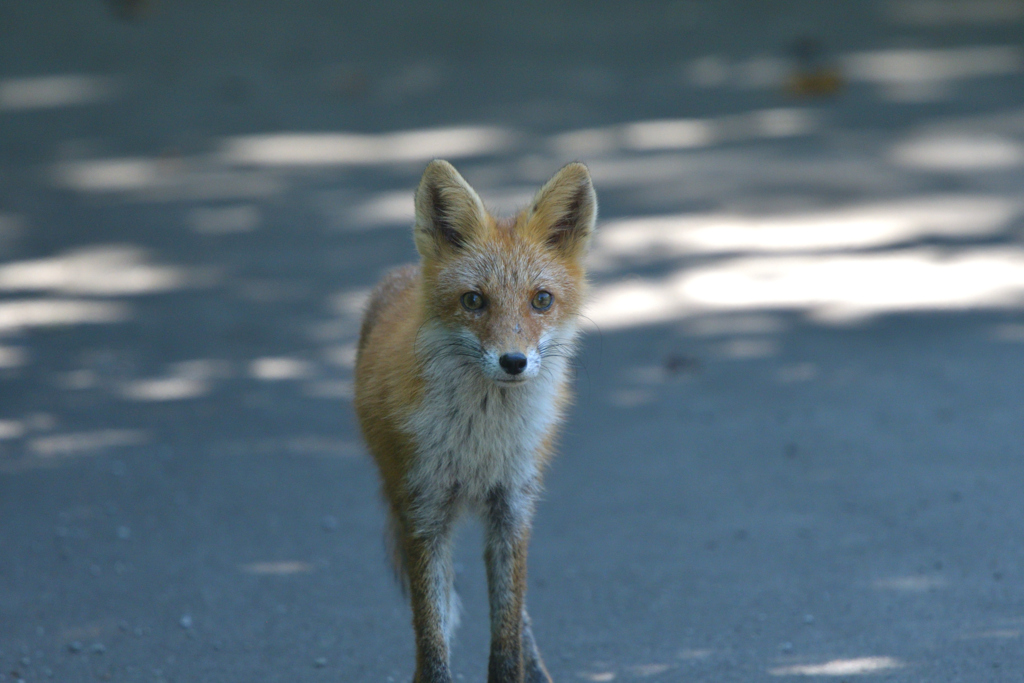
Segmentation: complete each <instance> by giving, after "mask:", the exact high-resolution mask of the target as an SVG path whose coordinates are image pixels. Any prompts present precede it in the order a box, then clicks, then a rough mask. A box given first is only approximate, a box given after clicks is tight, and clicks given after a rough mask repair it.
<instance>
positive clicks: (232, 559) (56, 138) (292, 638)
mask: <svg viewBox="0 0 1024 683" xmlns="http://www.w3.org/2000/svg"><path fill="white" fill-rule="evenodd" d="M129 4H131V3H129ZM763 5H764V6H763ZM767 5H768V3H765V4H762V3H744V2H723V3H716V4H709V3H669V4H665V3H653V2H652V3H641V4H631V5H630V6H628V7H626V6H620V4H617V3H587V4H586V5H585V6H584V5H583V4H573V5H568V6H564V7H559V8H552V7H546V6H545V7H542V6H540V5H539V4H538V5H537V6H534V5H519V6H517V7H516V8H515V9H499V8H483V7H477V6H475V5H471V4H469V3H467V4H465V5H464V6H463V5H460V4H456V3H452V4H450V5H448V6H447V7H446V9H445V10H443V12H442V11H440V10H437V9H436V8H434V9H429V10H428V9H427V8H417V7H414V6H412V3H400V2H392V3H373V4H371V5H363V6H359V7H339V6H337V4H336V3H328V2H310V3H304V4H303V5H302V6H301V7H300V6H297V5H295V4H291V3H269V2H262V1H261V2H246V3H241V2H218V3H176V4H175V3H169V2H164V3H138V6H139V7H140V8H141V13H140V14H139V15H138V16H137V18H135V19H123V18H119V17H118V16H117V15H116V14H115V13H114V12H113V11H112V10H111V7H112V6H111V5H110V4H104V3H101V2H91V3H81V4H78V5H76V6H74V7H63V6H62V7H60V8H56V7H55V6H44V5H42V4H39V3H32V4H25V3H7V4H5V5H3V6H0V27H2V30H3V39H2V40H0V548H2V550H3V554H2V557H0V681H17V680H25V681H38V680H51V679H52V680H58V681H69V682H73V681H92V680H112V681H140V680H142V681H146V680H149V681H161V680H163V681H210V682H213V681H253V680H265V681H274V680H281V681H285V680H287V681H293V680H309V681H320V680H335V681H337V680H343V681H392V680H393V681H404V680H409V679H410V677H411V673H412V656H413V652H412V636H411V627H410V625H409V615H408V610H407V608H406V606H405V604H404V601H403V599H402V598H401V596H400V595H399V593H398V590H397V589H396V588H395V587H394V586H393V585H392V582H391V579H390V575H389V573H388V571H387V568H386V565H385V563H384V552H383V546H382V542H381V529H382V515H381V510H380V504H379V502H378V498H377V492H376V489H377V484H376V481H375V474H374V472H373V469H372V465H371V463H370V462H369V460H368V458H367V457H366V456H365V454H364V452H363V450H362V447H361V445H360V443H359V440H358V434H357V430H356V426H355V423H354V417H353V415H352V412H351V404H350V397H351V371H352V361H353V357H354V347H353V344H354V341H355V334H356V330H357V326H358V315H359V310H360V306H361V304H362V300H363V297H365V294H366V291H367V290H368V288H369V287H371V286H372V284H373V283H374V282H375V280H376V279H377V277H378V276H379V274H380V273H381V272H382V271H383V270H384V269H386V268H388V267H390V266H391V265H394V264H398V263H402V262H405V261H408V260H411V259H412V258H413V257H414V250H413V247H412V243H411V239H410V235H409V219H410V216H411V210H412V202H411V192H412V189H413V188H414V187H415V183H416V181H417V179H418V176H419V173H420V172H421V170H422V168H423V166H424V164H425V163H426V161H427V160H428V159H430V158H432V157H434V156H442V157H446V158H449V159H450V160H452V161H453V162H454V163H455V164H456V165H457V166H458V167H459V168H460V170H461V171H462V172H463V174H464V175H465V176H466V177H467V179H469V180H470V182H471V183H473V184H474V185H475V186H476V187H477V188H478V189H479V190H480V191H481V194H482V195H483V196H484V199H485V200H486V201H488V202H490V203H491V204H493V205H494V206H496V207H498V208H499V209H506V210H508V209H512V208H514V207H516V206H517V205H519V204H521V203H523V202H524V201H526V199H527V198H528V197H529V196H530V192H532V190H533V189H534V188H535V187H536V186H537V184H538V183H540V182H542V181H543V180H544V179H546V178H547V177H548V176H549V175H550V174H551V173H552V172H553V171H554V170H555V169H556V168H558V166H560V165H561V164H562V163H563V162H565V161H567V160H570V159H574V158H579V159H582V160H584V161H586V162H588V163H589V165H590V167H591V169H592V172H593V176H594V180H595V183H596V185H597V189H598V193H599V196H600V198H601V202H602V223H601V227H600V229H601V237H600V239H599V240H598V242H597V244H596V245H595V250H594V253H593V259H592V263H593V269H592V272H593V280H594V303H593V306H592V307H591V311H590V314H589V317H590V321H589V322H588V323H587V334H586V336H585V340H584V344H583V348H582V352H581V356H580V361H581V362H580V369H579V376H578V380H577V393H578V401H577V406H576V408H575V409H574V411H573V413H572V418H571V420H570V422H569V424H568V425H567V429H566V431H565V436H564V439H563V442H562V448H561V456H560V457H559V459H558V460H557V461H556V463H555V465H554V467H553V468H552V470H551V472H550V474H549V476H548V479H547V491H546V494H545V499H544V502H543V503H542V505H541V507H540V510H539V515H538V522H537V526H536V530H535V534H534V539H533V543H532V547H531V549H532V554H531V561H530V592H529V599H530V604H531V614H532V616H533V619H534V622H535V632H536V634H537V637H538V641H539V643H540V646H541V649H542V652H544V653H545V655H546V658H547V660H548V663H549V668H550V669H551V672H552V674H553V675H554V676H555V678H556V680H559V681H575V680H582V681H595V682H600V681H633V680H643V681H648V680H649V681H652V682H653V681H691V680H693V681H697V680H701V681H769V680H780V681H785V680H800V679H807V678H811V679H813V680H837V681H839V680H845V681H853V680H859V679H861V678H864V679H873V678H877V679H882V680H892V681H929V682H946V681H949V682H952V681H1003V680H1005V681H1012V680H1020V679H1021V677H1022V675H1024V650H1022V638H1024V590H1022V587H1021V586H1022V578H1024V576H1022V560H1024V550H1022V549H1024V530H1022V526H1021V510H1022V494H1021V491H1022V488H1024V462H1022V457H1021V456H1022V452H1021V451H1022V449H1021V443H1022V442H1024V420H1022V418H1024V389H1022V380H1024V363H1022V362H1021V361H1022V358H1024V353H1022V352H1024V312H1022V308H1021V302H1022V301H1024V299H1022V294H1024V242H1022V232H1021V230H1022V226H1024V222H1022V218H1021V216H1022V214H1024V185H1022V182H1021V175H1020V171H1021V167H1022V165H1024V76H1022V73H1024V50H1022V48H1021V45H1020V35H1022V32H1021V29H1022V23H1024V8H1022V6H1021V5H1020V4H1019V3H1016V2H1005V3H1000V2H990V3H977V2H975V3H969V2H936V3H877V4H876V3H839V2H828V3H822V2H810V1H809V0H808V1H807V2H795V1H794V2H789V3H785V4H781V3H780V4H778V5H774V4H773V6H772V8H768V7H767ZM129 14H131V12H129ZM800 38H810V39H813V40H814V41H816V42H817V43H819V44H820V50H819V51H818V53H817V54H816V55H814V56H813V58H812V59H811V60H810V63H809V65H808V66H806V67H804V68H803V70H801V68H800V67H798V66H796V65H795V61H794V58H793V47H792V46H793V42H794V40H797V39H800ZM804 44H808V43H807V41H804ZM815 73H817V74H819V75H820V74H822V73H826V74H828V73H841V74H843V79H844V82H843V87H842V89H841V92H839V93H838V94H837V95H835V96H834V97H831V98H815V97H806V98H800V97H793V96H791V95H787V94H786V92H787V87H789V85H787V84H790V85H791V84H792V83H793V82H794V81H793V79H794V77H798V76H799V75H800V74H804V75H807V74H811V75H813V74H815ZM460 538H461V540H460V545H459V564H458V569H457V571H458V575H457V583H458V588H459V591H460V593H461V595H462V598H463V602H464V606H465V614H464V616H463V625H462V628H461V630H460V631H459V634H458V641H457V643H456V645H455V650H454V659H455V670H456V671H457V672H458V676H459V679H460V680H483V678H484V674H485V667H486V648H487V642H488V634H487V632H486V628H485V625H486V598H485V590H484V576H483V568H482V563H481V561H480V554H481V549H480V542H479V530H478V529H477V528H476V527H474V526H472V525H467V526H466V528H465V529H464V531H463V533H462V535H461V537H460Z"/></svg>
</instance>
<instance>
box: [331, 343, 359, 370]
mask: <svg viewBox="0 0 1024 683" xmlns="http://www.w3.org/2000/svg"><path fill="white" fill-rule="evenodd" d="M357 351H358V347H357V346H356V345H355V344H341V345H338V346H331V347H328V348H326V349H324V351H323V354H324V359H325V360H326V361H327V362H328V363H330V364H331V365H337V366H339V367H342V368H354V367H355V366H356V353H357Z"/></svg>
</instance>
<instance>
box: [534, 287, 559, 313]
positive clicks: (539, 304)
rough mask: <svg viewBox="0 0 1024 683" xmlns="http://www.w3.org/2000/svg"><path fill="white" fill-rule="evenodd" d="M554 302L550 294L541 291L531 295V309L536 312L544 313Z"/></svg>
mask: <svg viewBox="0 0 1024 683" xmlns="http://www.w3.org/2000/svg"><path fill="white" fill-rule="evenodd" d="M552 301H554V297H553V296H551V292H545V291H543V290H541V291H539V292H537V293H536V294H534V295H533V301H531V302H530V303H531V304H533V307H534V308H536V309H537V310H538V311H546V310H548V309H549V308H551V302H552Z"/></svg>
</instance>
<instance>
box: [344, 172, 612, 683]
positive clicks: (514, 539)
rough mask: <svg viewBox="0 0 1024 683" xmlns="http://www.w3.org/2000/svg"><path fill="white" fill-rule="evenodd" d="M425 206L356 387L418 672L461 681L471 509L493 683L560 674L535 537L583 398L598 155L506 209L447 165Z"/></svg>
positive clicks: (424, 197)
mask: <svg viewBox="0 0 1024 683" xmlns="http://www.w3.org/2000/svg"><path fill="white" fill-rule="evenodd" d="M415 203H416V223H415V227H414V229H413V236H414V239H415V243H416V249H417V251H418V252H419V255H420V264H419V265H418V266H406V267H404V268H401V269H398V270H395V271H392V272H391V273H389V274H388V275H387V276H386V277H385V278H384V279H383V281H382V282H381V283H380V284H379V285H378V286H377V289H376V290H375V291H374V293H373V296H372V297H371V299H370V303H369V306H368V308H367V310H366V313H365V317H364V319H363V324H362V330H361V332H360V337H359V350H358V355H357V358H356V398H355V405H356V412H357V413H358V415H359V421H360V424H361V426H362V431H363V436H364V437H365V439H366V442H367V444H368V445H369V449H370V451H371V452H372V454H373V457H374V459H375V460H376V462H377V466H378V467H379V468H380V474H381V479H382V481H383V491H384V497H385V498H386V500H387V502H388V504H389V513H390V514H389V522H390V530H391V539H390V540H391V541H392V549H393V556H394V561H395V567H396V572H397V573H398V574H399V576H400V577H401V579H402V581H403V583H404V584H405V586H406V587H407V588H408V591H409V595H410V599H411V602H412V614H413V627H414V628H415V631H416V675H415V678H414V681H415V683H448V682H450V681H451V680H452V677H451V670H450V668H449V662H448V647H449V639H450V637H451V633H452V630H453V629H454V627H455V625H456V622H457V621H458V598H457V596H456V595H455V592H454V590H453V587H452V581H453V571H452V559H451V538H452V527H453V525H454V523H455V522H456V520H457V519H458V518H459V516H460V515H461V514H463V513H464V512H466V511H471V512H473V513H475V514H477V515H478V516H479V517H480V518H481V519H482V521H483V525H484V529H485V548H486V549H485V552H484V561H485V563H486V568H487V583H488V594H489V599H490V612H491V650H490V659H489V663H488V675H487V680H488V681H489V683H520V682H527V683H550V680H551V679H550V677H549V676H548V673H547V670H546V669H545V668H544V664H543V662H542V661H541V657H540V654H539V653H538V652H537V647H536V645H535V644H534V640H533V633H532V632H531V630H530V618H529V617H528V616H527V614H526V604H525V596H524V594H525V591H526V547H527V542H528V540H529V535H530V525H531V521H532V517H533V511H534V503H535V501H536V498H537V495H538V492H539V489H540V479H541V473H542V471H543V469H544V466H545V464H546V463H547V461H548V460H549V459H550V458H551V456H552V452H553V448H554V439H555V432H556V431H557V429H558V427H559V424H560V422H561V421H562V419H563V416H564V413H565V410H566V407H567V404H568V402H569V398H570V397H569V381H568V369H569V364H570V357H571V354H572V352H573V347H574V340H575V338H576V328H577V319H578V317H579V314H580V307H581V305H582V302H583V299H584V295H585V293H586V280H585V273H584V269H583V265H582V257H583V255H584V253H585V252H586V250H587V246H588V243H589V242H590V238H591V235H592V233H593V231H594V221H595V219H596V216H597V197H596V195H595V194H594V188H593V185H592V183H591V180H590V174H589V172H588V171H587V168H586V166H584V165H583V164H579V163H573V164H569V165H568V166H565V167H564V168H562V170H560V171H559V172H558V173H557V174H556V175H555V176H554V177H553V178H552V179H551V180H549V181H548V183H547V184H546V185H544V187H543V188H541V190H540V191H539V192H538V193H537V195H536V197H535V198H534V200H533V203H532V204H531V205H530V206H529V208H527V209H525V210H524V211H522V212H521V213H520V214H519V215H517V216H515V217H513V218H510V219H501V220H498V219H495V218H493V217H492V216H491V215H490V214H489V213H488V212H487V210H486V209H485V208H484V205H483V202H481V201H480V197H479V196H477V194H476V192H475V191H474V190H473V188H471V187H470V186H469V184H468V183H467V182H466V181H465V180H464V179H463V178H462V176H460V175H459V173H458V171H456V170H455V168H454V167H452V165H451V164H449V163H448V162H446V161H440V160H438V161H433V162H431V163H430V165H429V166H427V169H426V171H425V172H424V174H423V179H422V180H421V181H420V184H419V188H418V189H417V190H416V202H415Z"/></svg>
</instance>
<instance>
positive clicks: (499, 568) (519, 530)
mask: <svg viewBox="0 0 1024 683" xmlns="http://www.w3.org/2000/svg"><path fill="white" fill-rule="evenodd" d="M533 498H534V496H533V495H532V494H530V493H526V492H520V491H516V492H510V491H508V490H507V489H504V488H498V489H495V490H494V491H492V492H491V494H490V496H489V497H488V499H487V532H486V533H487V537H486V539H485V549H484V560H485V562H486V564H487V588H488V593H489V596H490V607H491V655H490V661H489V662H488V667H487V681H488V683H524V682H525V683H551V678H550V677H549V676H548V673H547V671H546V670H545V669H544V664H543V662H542V661H541V658H540V654H539V653H538V652H537V647H536V645H535V644H534V642H533V633H532V632H531V630H530V620H529V617H528V616H527V615H526V605H525V595H526V549H527V545H528V543H529V537H530V522H531V520H532V517H533Z"/></svg>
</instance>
